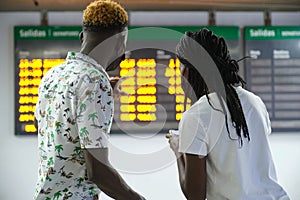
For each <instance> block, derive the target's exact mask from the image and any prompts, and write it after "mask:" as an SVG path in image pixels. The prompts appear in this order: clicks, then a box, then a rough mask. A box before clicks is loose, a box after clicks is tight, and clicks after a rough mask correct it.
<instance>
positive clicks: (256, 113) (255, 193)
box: [179, 87, 289, 200]
mask: <svg viewBox="0 0 300 200" xmlns="http://www.w3.org/2000/svg"><path fill="white" fill-rule="evenodd" d="M236 91H237V94H238V96H239V99H240V101H241V104H242V107H243V111H244V115H245V119H246V122H247V125H248V130H249V134H250V141H249V142H248V140H247V139H246V138H243V146H241V145H240V143H239V140H238V137H237V134H236V131H235V129H234V127H233V126H232V123H231V118H230V114H229V111H228V110H227V106H226V103H225V102H224V101H223V102H224V104H225V107H226V112H227V116H228V126H229V132H230V137H229V134H228V131H227V129H226V124H225V115H224V114H223V113H222V112H220V111H217V110H215V109H219V110H222V109H221V105H220V102H219V100H218V98H217V95H216V94H215V93H212V94H209V98H210V102H211V104H212V106H213V107H214V108H215V109H213V108H212V107H211V105H209V103H208V100H207V98H206V96H203V97H201V98H200V99H199V100H198V101H197V102H196V103H195V104H194V105H193V106H192V107H191V108H190V109H189V110H187V111H186V112H185V113H184V114H183V117H182V119H181V121H180V123H179V134H180V139H179V152H182V153H189V154H194V155H201V156H207V161H206V162H207V163H206V170H207V192H206V196H207V199H208V200H224V199H230V200H279V199H280V200H288V199H289V197H288V196H287V194H286V192H285V191H284V190H283V188H282V187H281V186H280V185H279V184H278V183H277V176H276V171H275V167H274V163H273V159H272V155H271V152H270V147H269V142H268V138H267V135H268V134H270V133H271V125H270V120H269V116H268V113H267V110H266V107H265V105H264V103H263V102H262V100H261V99H260V98H259V97H258V96H256V95H254V94H253V93H251V92H248V91H246V90H245V89H243V88H242V87H237V88H236Z"/></svg>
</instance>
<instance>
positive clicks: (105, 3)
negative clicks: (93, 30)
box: [83, 0, 128, 28]
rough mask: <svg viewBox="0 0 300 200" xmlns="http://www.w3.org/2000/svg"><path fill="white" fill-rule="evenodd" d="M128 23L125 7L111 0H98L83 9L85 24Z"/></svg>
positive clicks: (115, 25) (113, 24)
mask: <svg viewBox="0 0 300 200" xmlns="http://www.w3.org/2000/svg"><path fill="white" fill-rule="evenodd" d="M127 23H128V15H127V12H126V11H125V9H124V8H123V7H122V6H121V5H120V4H118V3H117V2H114V1H111V0H97V1H94V2H92V3H90V4H89V5H88V6H87V7H86V9H85V10H84V11H83V26H88V27H89V26H92V27H97V26H99V27H104V28H105V27H118V26H119V27H122V26H126V25H127Z"/></svg>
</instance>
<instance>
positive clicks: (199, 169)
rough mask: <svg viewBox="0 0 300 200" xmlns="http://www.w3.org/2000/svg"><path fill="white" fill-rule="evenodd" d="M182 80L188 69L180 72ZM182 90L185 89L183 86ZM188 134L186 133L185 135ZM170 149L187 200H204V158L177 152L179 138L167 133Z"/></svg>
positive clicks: (186, 77) (186, 76)
mask: <svg viewBox="0 0 300 200" xmlns="http://www.w3.org/2000/svg"><path fill="white" fill-rule="evenodd" d="M181 75H182V78H185V79H188V68H186V67H184V68H183V69H182V71H181ZM183 88H185V87H184V86H183ZM185 134H188V133H185ZM166 138H168V139H169V144H170V148H171V149H172V150H173V151H174V153H175V156H176V158H177V167H178V173H179V182H180V186H181V190H182V192H183V194H184V195H185V197H186V198H187V199H188V200H205V199H206V157H203V156H199V155H193V154H188V153H185V154H183V153H179V152H178V143H179V136H178V135H174V134H171V133H168V134H167V135H166Z"/></svg>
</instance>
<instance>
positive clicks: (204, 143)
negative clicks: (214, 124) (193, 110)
mask: <svg viewBox="0 0 300 200" xmlns="http://www.w3.org/2000/svg"><path fill="white" fill-rule="evenodd" d="M205 129H206V128H205V125H204V124H203V122H202V121H201V119H200V118H199V116H197V115H195V114H189V113H187V114H185V115H183V117H182V119H181V121H180V123H179V152H181V153H189V154H194V155H201V156H206V155H207V154H208V138H207V133H206V130H205Z"/></svg>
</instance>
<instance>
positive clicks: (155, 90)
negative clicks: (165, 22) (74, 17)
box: [14, 26, 241, 135]
mask: <svg viewBox="0 0 300 200" xmlns="http://www.w3.org/2000/svg"><path fill="white" fill-rule="evenodd" d="M200 28H201V27H177V26H168V27H152V28H150V27H129V36H128V43H127V52H126V59H125V60H124V61H122V63H121V64H120V67H119V69H117V70H115V71H113V72H110V73H109V75H110V76H111V77H123V78H124V79H123V80H122V82H121V83H120V88H121V91H122V92H124V94H122V95H121V96H120V97H119V99H118V100H117V101H115V115H114V123H113V125H112V130H111V133H122V132H132V133H149V132H165V131H167V130H168V129H177V127H178V122H179V120H180V118H181V116H182V113H183V112H184V110H185V109H187V108H189V106H190V101H189V99H185V98H184V94H183V90H182V88H181V77H180V69H179V68H180V62H179V60H178V59H177V58H176V55H175V53H174V52H175V47H176V45H177V43H178V41H179V38H180V37H181V36H182V34H183V33H184V32H185V31H196V30H199V29H200ZM207 28H208V29H210V30H212V31H214V32H215V33H216V34H217V35H222V36H223V37H224V38H225V40H226V41H227V43H228V46H229V50H230V52H231V54H232V57H233V58H235V59H238V58H241V47H240V32H239V28H238V27H233V26H230V27H227V26H226V27H207ZM80 31H81V27H77V26H74V27H72V26H71V27H70V26H68V27H62V26H59V27H58V26H47V27H43V26H17V27H15V29H14V34H15V83H16V84H15V113H16V114H15V134H17V135H34V134H36V132H37V129H36V127H35V126H34V110H35V104H36V102H37V98H38V86H39V83H40V81H41V78H42V77H43V75H45V73H46V72H47V71H48V70H49V69H50V68H52V67H53V66H56V65H58V64H60V63H62V62H64V61H65V58H66V55H67V52H68V51H79V50H80V43H79V33H80Z"/></svg>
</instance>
